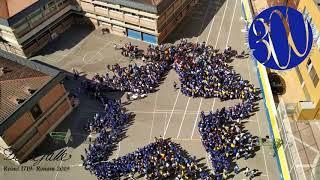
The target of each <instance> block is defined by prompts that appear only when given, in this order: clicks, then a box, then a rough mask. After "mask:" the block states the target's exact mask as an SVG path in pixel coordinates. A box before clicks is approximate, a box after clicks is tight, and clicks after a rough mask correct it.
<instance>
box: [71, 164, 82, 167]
mask: <svg viewBox="0 0 320 180" xmlns="http://www.w3.org/2000/svg"><path fill="white" fill-rule="evenodd" d="M69 166H70V167H81V166H83V165H82V164H72V165H69Z"/></svg>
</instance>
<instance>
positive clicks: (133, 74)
mask: <svg viewBox="0 0 320 180" xmlns="http://www.w3.org/2000/svg"><path fill="white" fill-rule="evenodd" d="M121 49H123V48H121ZM124 49H125V50H123V51H128V52H129V53H134V52H137V49H138V47H136V46H132V45H131V44H127V45H126V47H125V48H124ZM138 50H139V49H138ZM236 54H237V52H236V51H234V50H232V49H231V47H227V48H226V49H225V50H224V51H223V52H222V53H219V51H217V50H215V49H214V48H212V47H211V46H207V45H206V43H205V42H203V43H191V42H187V41H186V40H184V39H183V40H182V41H181V42H180V43H179V44H177V45H172V46H169V47H166V46H164V45H160V46H149V47H148V49H147V53H145V54H143V55H142V57H141V58H142V60H143V61H144V62H145V65H142V66H138V65H137V64H135V65H132V64H129V66H128V67H120V65H119V64H115V65H111V66H110V65H108V66H107V72H106V74H105V75H99V74H96V75H95V76H94V77H93V79H92V81H91V82H89V83H88V82H87V84H85V85H83V87H85V89H86V90H87V91H94V94H95V96H96V97H97V98H98V99H101V97H102V96H103V95H102V94H103V93H104V90H106V89H109V90H110V89H111V90H117V91H124V92H130V93H135V94H147V93H151V92H153V91H154V90H155V88H156V87H157V86H158V85H159V83H160V82H161V81H162V80H163V78H164V76H165V75H166V74H167V72H168V71H169V70H170V69H171V68H174V70H175V71H176V72H177V74H178V76H179V80H180V83H179V84H180V86H178V84H177V83H176V82H174V88H176V89H180V91H181V92H182V93H183V94H185V95H186V96H190V97H204V98H212V97H215V98H220V99H221V100H222V101H223V100H229V99H240V100H242V102H241V103H239V104H237V105H235V106H232V107H230V108H222V109H221V110H217V111H216V112H210V113H209V114H208V115H205V114H204V112H202V113H201V120H200V122H199V124H198V128H199V132H200V135H201V139H202V144H203V146H204V147H205V150H206V151H207V153H208V154H209V155H210V158H211V164H212V167H213V174H210V173H208V172H207V171H204V170H203V169H202V168H200V167H199V166H198V165H196V161H195V159H194V158H188V157H187V156H185V154H183V153H182V151H181V149H179V148H178V147H177V144H175V143H173V142H171V141H168V140H164V139H162V138H160V139H157V140H156V142H155V143H152V144H149V145H147V146H145V147H143V148H139V149H138V150H137V151H135V152H133V153H129V154H127V155H126V156H123V157H121V158H118V159H113V160H111V161H107V153H110V152H111V150H112V149H111V147H112V145H114V142H115V141H116V139H117V137H118V136H119V134H121V132H122V128H123V127H124V125H125V124H126V122H127V121H128V115H126V114H125V113H123V112H122V111H121V103H120V102H118V101H117V100H107V101H106V102H105V101H104V100H101V101H102V102H103V104H106V108H105V109H106V112H107V113H106V115H105V116H104V117H101V116H100V115H99V114H96V116H95V117H94V119H93V120H92V121H90V122H89V124H88V127H87V129H88V131H89V132H96V133H98V137H97V138H96V140H95V141H94V143H93V144H92V145H90V146H89V151H87V150H86V157H84V156H82V160H83V161H84V166H85V168H86V169H87V170H90V172H92V173H94V174H95V175H96V176H97V177H98V179H114V178H116V179H117V178H119V177H121V176H124V175H129V176H130V177H134V176H135V174H136V173H138V174H140V175H142V176H145V177H146V178H147V179H170V178H172V177H176V178H177V179H216V180H220V179H226V178H227V177H228V174H230V173H231V172H232V171H233V172H235V173H236V174H238V173H239V172H240V168H239V166H238V165H237V164H236V165H232V164H233V163H232V162H233V161H234V160H236V159H239V158H242V157H244V158H245V159H248V158H250V157H252V156H253V155H254V152H255V150H256V149H257V146H258V145H259V144H258V143H259V140H258V138H257V137H254V136H252V135H251V134H250V133H249V132H247V131H243V125H242V122H241V120H243V119H246V118H248V117H249V116H250V115H251V114H252V113H253V112H254V111H255V107H254V106H255V101H256V100H257V98H258V92H257V90H256V88H255V87H254V86H253V85H252V84H250V83H249V82H248V81H246V80H243V79H242V77H241V76H240V75H239V74H237V73H236V72H235V71H234V70H233V69H232V68H231V67H230V66H229V65H228V61H229V60H230V58H231V57H233V56H234V55H236ZM241 54H244V52H242V53H241ZM246 171H248V172H246ZM246 171H245V172H246V175H247V176H248V177H249V178H250V179H251V178H253V177H254V176H255V175H256V172H257V171H256V170H255V171H249V170H248V169H246Z"/></svg>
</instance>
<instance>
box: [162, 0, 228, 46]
mask: <svg viewBox="0 0 320 180" xmlns="http://www.w3.org/2000/svg"><path fill="white" fill-rule="evenodd" d="M225 3H226V0H214V1H213V0H200V1H199V2H198V3H197V4H196V5H195V6H194V7H193V9H192V10H191V11H190V12H189V13H188V14H187V15H186V16H185V17H184V18H183V20H182V21H180V22H179V24H178V25H177V27H176V28H175V29H174V30H173V31H172V32H171V33H170V34H169V35H168V37H167V38H166V39H165V41H164V42H163V43H175V42H176V41H178V40H180V39H182V38H193V37H199V36H200V35H201V34H202V32H203V31H204V30H205V28H206V27H207V26H208V25H209V24H210V21H211V20H212V18H213V17H214V16H215V15H216V14H217V13H218V11H219V10H220V8H221V7H222V6H223V5H224V4H225Z"/></svg>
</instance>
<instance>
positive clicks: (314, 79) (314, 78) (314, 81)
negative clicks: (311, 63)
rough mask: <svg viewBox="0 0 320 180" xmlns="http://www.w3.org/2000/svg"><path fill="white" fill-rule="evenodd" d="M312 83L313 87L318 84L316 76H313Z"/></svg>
mask: <svg viewBox="0 0 320 180" xmlns="http://www.w3.org/2000/svg"><path fill="white" fill-rule="evenodd" d="M312 82H313V85H314V87H317V85H318V82H319V77H318V75H317V74H315V76H314V77H313V79H312Z"/></svg>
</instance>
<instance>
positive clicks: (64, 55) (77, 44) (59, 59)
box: [57, 35, 90, 62]
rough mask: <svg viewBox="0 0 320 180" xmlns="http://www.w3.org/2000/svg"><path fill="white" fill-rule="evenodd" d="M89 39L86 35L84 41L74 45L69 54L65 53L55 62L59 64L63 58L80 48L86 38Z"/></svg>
mask: <svg viewBox="0 0 320 180" xmlns="http://www.w3.org/2000/svg"><path fill="white" fill-rule="evenodd" d="M89 37H90V35H88V36H87V37H85V38H84V39H82V40H81V42H79V43H78V44H77V45H75V46H74V47H73V48H72V49H71V50H70V51H69V52H67V53H65V54H64V55H63V56H62V58H60V59H59V60H57V62H61V61H62V60H63V59H64V58H65V57H67V56H68V55H69V54H70V53H72V52H73V51H74V50H75V49H76V48H77V47H78V46H80V45H81V44H83V43H84V42H85V41H86V40H87V39H88V38H89Z"/></svg>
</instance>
